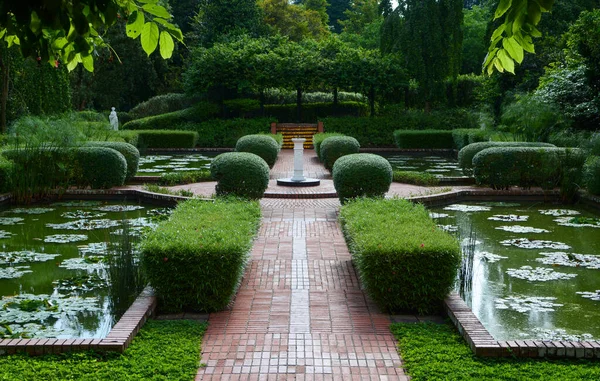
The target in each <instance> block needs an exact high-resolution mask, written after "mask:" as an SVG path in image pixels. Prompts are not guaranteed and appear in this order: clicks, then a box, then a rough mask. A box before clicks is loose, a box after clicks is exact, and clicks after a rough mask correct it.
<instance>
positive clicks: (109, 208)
mask: <svg viewBox="0 0 600 381" xmlns="http://www.w3.org/2000/svg"><path fill="white" fill-rule="evenodd" d="M140 209H144V207H143V206H141V205H106V206H101V207H99V208H96V209H95V210H98V211H101V212H131V211H134V210H140Z"/></svg>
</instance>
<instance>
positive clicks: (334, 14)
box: [327, 0, 350, 33]
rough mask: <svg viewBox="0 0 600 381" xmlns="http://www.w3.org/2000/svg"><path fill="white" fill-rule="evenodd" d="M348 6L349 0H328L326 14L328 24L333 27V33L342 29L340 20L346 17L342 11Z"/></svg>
mask: <svg viewBox="0 0 600 381" xmlns="http://www.w3.org/2000/svg"><path fill="white" fill-rule="evenodd" d="M349 8H350V0H329V7H327V15H329V26H330V27H331V28H333V31H334V32H335V33H340V32H341V31H342V25H341V24H340V21H343V20H345V19H346V15H345V14H344V12H346V10H347V9H349Z"/></svg>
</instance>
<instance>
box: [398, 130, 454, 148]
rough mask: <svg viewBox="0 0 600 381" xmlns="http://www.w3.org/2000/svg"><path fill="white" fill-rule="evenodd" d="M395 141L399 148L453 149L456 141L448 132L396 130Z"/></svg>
mask: <svg viewBox="0 0 600 381" xmlns="http://www.w3.org/2000/svg"><path fill="white" fill-rule="evenodd" d="M394 140H395V141H396V145H397V146H398V147H399V148H438V149H445V148H446V149H452V148H453V147H454V139H453V137H452V131H448V130H396V131H394Z"/></svg>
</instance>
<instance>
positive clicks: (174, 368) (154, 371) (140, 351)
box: [0, 320, 207, 381]
mask: <svg viewBox="0 0 600 381" xmlns="http://www.w3.org/2000/svg"><path fill="white" fill-rule="evenodd" d="M206 328H207V324H206V323H200V322H197V321H191V320H171V321H164V320H163V321H158V320H148V321H147V322H146V324H145V325H144V327H143V328H142V329H141V330H140V332H139V333H138V334H137V335H136V337H135V338H134V339H133V342H132V343H131V346H130V347H129V348H128V349H127V350H126V351H125V353H123V354H118V353H98V352H94V351H88V352H73V353H65V354H61V355H45V356H33V357H32V356H27V355H12V356H1V357H0V378H2V379H3V380H10V381H22V380H47V381H62V380H68V379H70V380H82V381H97V380H111V379H113V380H140V381H141V380H167V379H168V380H174V381H175V380H177V381H184V380H190V379H192V378H194V376H195V375H196V372H197V371H198V358H199V357H200V350H201V347H200V342H201V340H202V336H203V335H204V332H205V331H206Z"/></svg>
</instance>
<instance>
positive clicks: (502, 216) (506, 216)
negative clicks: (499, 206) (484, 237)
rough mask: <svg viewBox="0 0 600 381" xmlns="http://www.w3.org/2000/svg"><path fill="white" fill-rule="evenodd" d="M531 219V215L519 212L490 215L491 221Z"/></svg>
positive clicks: (523, 220)
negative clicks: (522, 214)
mask: <svg viewBox="0 0 600 381" xmlns="http://www.w3.org/2000/svg"><path fill="white" fill-rule="evenodd" d="M528 219H529V216H519V215H517V214H496V215H493V216H491V217H488V220H490V221H502V222H525V221H527V220H528Z"/></svg>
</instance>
